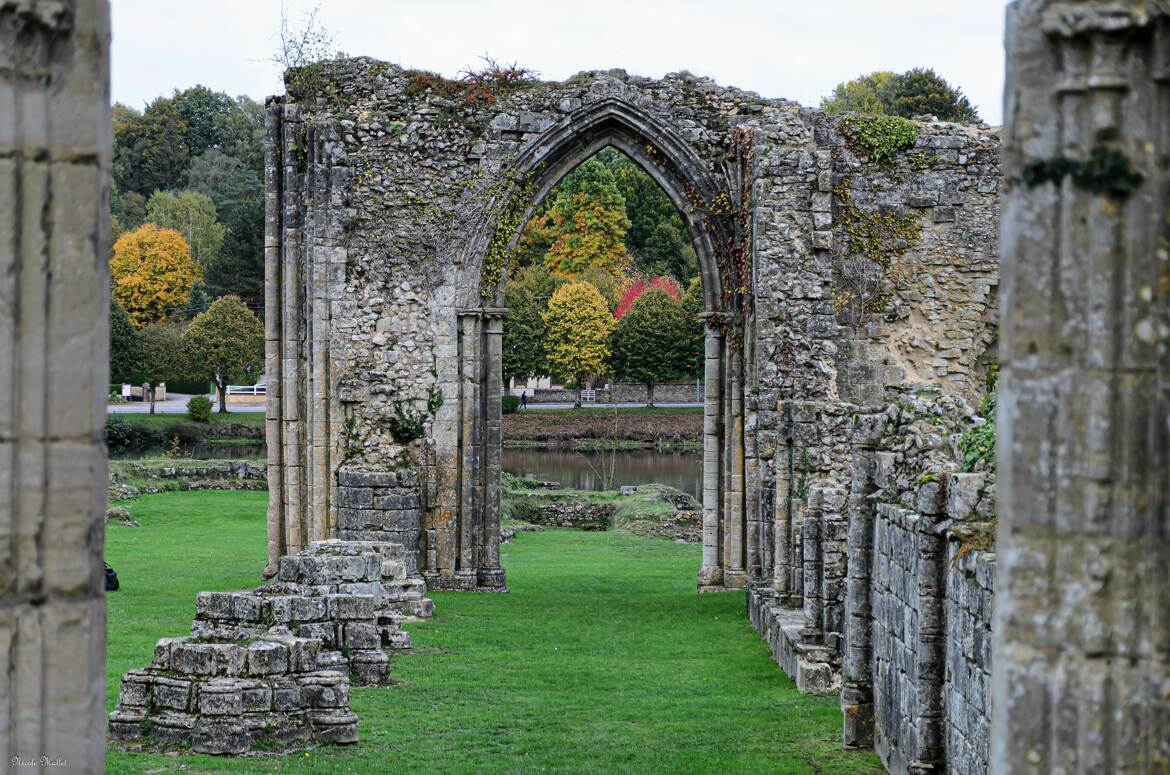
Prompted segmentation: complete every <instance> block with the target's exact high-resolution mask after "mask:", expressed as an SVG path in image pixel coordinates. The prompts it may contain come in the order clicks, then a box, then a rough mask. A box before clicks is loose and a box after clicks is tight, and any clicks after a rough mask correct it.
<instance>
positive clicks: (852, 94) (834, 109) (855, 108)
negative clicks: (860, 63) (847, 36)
mask: <svg viewBox="0 0 1170 775" xmlns="http://www.w3.org/2000/svg"><path fill="white" fill-rule="evenodd" d="M821 109H822V110H825V111H827V112H829V113H865V114H870V115H881V114H887V115H891V116H902V117H903V118H914V117H915V116H921V115H927V114H930V115H934V116H938V117H939V118H940V119H942V120H943V121H962V122H968V123H972V122H977V121H978V120H979V115H978V114H977V113H976V112H975V108H974V107H973V106H972V105H971V102H970V100H968V99H967V98H966V97H965V96H963V91H962V90H961V89H959V88H957V87H954V86H951V85H950V84H949V83H947V82H946V80H944V79H943V78H942V76H940V75H939V74H938V73H936V72H935V71H934V70H932V69H930V68H922V67H916V68H914V69H913V70H907V71H906V72H904V73H891V72H889V71H886V70H882V71H878V72H875V73H870V74H869V75H863V76H861V77H860V78H855V79H854V80H852V81H846V82H844V83H840V84H838V85H837V86H836V88H835V89H833V93H832V95H830V96H828V97H826V98H825V99H824V100H822V101H821Z"/></svg>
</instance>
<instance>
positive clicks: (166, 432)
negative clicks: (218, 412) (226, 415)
mask: <svg viewBox="0 0 1170 775" xmlns="http://www.w3.org/2000/svg"><path fill="white" fill-rule="evenodd" d="M208 411H210V410H208ZM203 434H204V428H203V427H201V426H199V425H196V424H195V423H191V422H171V423H167V424H166V426H165V427H164V428H163V429H162V431H161V432H160V434H159V435H160V437H161V439H160V441H159V444H169V443H173V441H174V440H175V439H178V440H179V444H181V445H182V446H184V447H191V446H194V445H195V444H198V443H199V442H201V441H203Z"/></svg>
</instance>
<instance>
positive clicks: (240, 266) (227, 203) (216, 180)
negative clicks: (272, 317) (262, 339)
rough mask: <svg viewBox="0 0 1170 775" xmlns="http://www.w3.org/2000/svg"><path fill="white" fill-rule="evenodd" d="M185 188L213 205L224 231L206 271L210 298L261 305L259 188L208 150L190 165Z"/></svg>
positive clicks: (236, 163)
mask: <svg viewBox="0 0 1170 775" xmlns="http://www.w3.org/2000/svg"><path fill="white" fill-rule="evenodd" d="M188 185H189V186H190V187H191V189H193V190H195V191H198V192H200V193H201V194H204V195H205V196H207V197H210V199H211V200H212V201H213V202H214V203H215V207H216V212H217V213H218V215H219V222H220V223H221V224H223V225H224V227H226V229H227V231H226V234H225V235H224V241H223V246H222V248H221V249H220V251H219V255H218V257H217V258H216V260H215V261H214V262H212V264H211V265H210V266H209V267H208V269H207V283H208V287H209V288H210V290H211V291H212V293H213V294H215V295H217V296H225V295H231V294H235V295H236V296H239V297H240V298H242V299H243V300H244V302H245V303H246V304H247V305H248V306H249V308H251V309H262V308H263V305H264V186H263V184H262V183H261V182H260V179H259V178H258V177H257V176H256V174H255V173H253V172H252V170H250V169H248V168H247V167H246V166H245V165H244V164H243V163H242V162H241V161H240V160H239V159H236V158H233V157H231V156H227V155H226V154H224V153H222V152H221V151H218V150H215V149H211V150H208V151H206V152H204V153H202V154H200V155H199V156H198V157H197V158H196V159H195V160H194V161H193V162H192V163H191V171H190V173H189V175H188Z"/></svg>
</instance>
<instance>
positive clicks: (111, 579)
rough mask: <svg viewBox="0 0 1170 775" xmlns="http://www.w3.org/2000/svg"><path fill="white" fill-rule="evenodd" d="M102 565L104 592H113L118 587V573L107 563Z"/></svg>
mask: <svg viewBox="0 0 1170 775" xmlns="http://www.w3.org/2000/svg"><path fill="white" fill-rule="evenodd" d="M102 564H103V565H105V566H106V591H107V592H113V591H115V590H117V589H118V587H119V586H120V585H119V584H118V571H116V570H114V569H113V568H111V567H110V564H109V563H108V562H106V563H102Z"/></svg>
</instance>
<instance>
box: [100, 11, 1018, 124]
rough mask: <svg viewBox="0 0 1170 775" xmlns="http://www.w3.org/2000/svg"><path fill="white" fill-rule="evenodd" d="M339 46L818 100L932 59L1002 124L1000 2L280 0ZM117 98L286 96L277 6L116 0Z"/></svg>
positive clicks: (558, 74)
mask: <svg viewBox="0 0 1170 775" xmlns="http://www.w3.org/2000/svg"><path fill="white" fill-rule="evenodd" d="M285 4H286V7H287V8H288V13H289V15H290V17H291V18H293V19H294V20H299V19H300V17H301V16H302V14H303V13H304V12H305V11H306V10H308V9H310V8H312V7H313V6H314V5H319V6H320V17H319V18H320V19H321V21H322V22H323V23H324V25H325V26H326V27H327V28H329V30H330V31H332V32H333V33H335V35H336V40H335V46H336V48H337V49H339V50H341V51H345V52H347V53H349V54H354V55H357V54H363V55H369V56H373V57H377V58H379V59H385V60H388V61H390V62H396V63H398V64H402V65H405V66H408V67H417V68H421V69H426V70H436V71H438V72H440V73H442V74H443V75H446V76H454V75H455V74H456V73H458V72H459V71H460V70H461V69H463V68H464V67H466V66H468V65H474V64H475V63H476V62H477V61H478V57H479V56H480V55H481V54H484V53H488V54H490V55H491V56H493V57H495V58H496V59H498V60H500V61H512V60H515V61H517V62H519V63H520V64H521V65H524V66H526V67H530V68H533V69H536V70H538V71H539V72H540V74H541V77H544V78H548V79H553V80H561V79H564V78H567V77H568V76H570V75H572V74H574V73H576V72H579V71H581V70H592V69H608V68H612V67H621V68H624V69H626V70H628V71H630V72H631V73H636V74H639V75H647V76H661V75H663V74H665V73H668V72H673V71H676V70H690V71H691V72H692V73H695V74H697V75H707V76H711V77H713V78H715V80H717V81H718V82H719V83H721V84H726V85H732V86H739V87H741V88H744V89H750V90H752V91H756V92H759V93H760V94H761V95H762V96H764V97H787V98H789V99H794V100H797V101H799V102H801V103H802V104H805V105H810V106H815V105H817V104H818V103H819V102H820V100H821V98H822V97H823V96H824V95H825V94H827V93H828V92H830V91H831V90H832V88H833V86H834V85H836V84H837V83H839V82H840V81H843V80H847V79H849V78H854V77H856V76H857V75H859V74H862V73H868V72H871V71H873V70H895V71H903V70H907V69H909V68H911V67H916V66H927V67H933V68H934V69H935V70H937V71H938V72H939V74H941V75H942V76H943V77H944V78H946V79H947V80H948V81H950V82H951V83H952V84H956V85H958V86H960V87H961V88H962V89H963V91H964V93H966V94H967V96H968V97H970V99H971V101H972V102H973V103H974V104H975V106H976V108H977V109H978V110H979V113H980V115H981V116H982V117H983V118H984V120H986V121H988V122H989V123H992V124H998V123H1000V117H1001V113H1002V108H1001V102H1002V92H1003V65H1004V54H1003V16H1004V7H1005V6H1006V4H1007V0H580V1H574V2H566V1H565V0H320V2H314V0H285ZM112 6H113V14H114V15H113V34H114V42H113V98H114V99H115V100H116V101H120V102H124V103H126V104H128V105H131V106H133V107H137V108H141V107H142V106H143V105H144V104H145V103H147V102H149V101H150V100H151V99H153V98H154V97H156V96H158V95H160V94H170V92H171V90H172V89H174V88H176V87H179V88H183V87H187V86H192V85H194V84H197V83H199V84H203V85H205V86H209V87H211V88H213V89H216V90H220V91H225V92H227V93H229V94H232V95H237V94H247V95H249V96H251V97H253V98H255V99H263V98H264V97H265V96H266V95H269V94H275V93H277V92H280V91H283V89H282V87H281V83H280V79H279V75H278V68H277V67H276V66H275V65H274V64H272V63H271V61H270V59H271V56H272V53H273V51H274V50H275V47H276V35H275V32H276V30H277V28H278V27H279V19H280V7H281V0H198V2H191V1H190V0H112Z"/></svg>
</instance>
